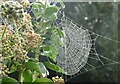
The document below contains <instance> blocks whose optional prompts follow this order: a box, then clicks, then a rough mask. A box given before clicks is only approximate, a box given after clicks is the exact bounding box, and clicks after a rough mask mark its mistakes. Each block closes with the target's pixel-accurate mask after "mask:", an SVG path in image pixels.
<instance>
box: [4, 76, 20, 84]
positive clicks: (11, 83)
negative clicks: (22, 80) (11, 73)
mask: <svg viewBox="0 0 120 84" xmlns="http://www.w3.org/2000/svg"><path fill="white" fill-rule="evenodd" d="M2 84H19V83H18V81H17V80H15V79H13V78H10V77H4V78H2Z"/></svg>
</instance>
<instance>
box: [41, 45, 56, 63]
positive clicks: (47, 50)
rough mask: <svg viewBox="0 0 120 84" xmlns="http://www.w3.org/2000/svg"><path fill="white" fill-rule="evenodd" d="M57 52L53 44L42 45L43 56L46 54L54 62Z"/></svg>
mask: <svg viewBox="0 0 120 84" xmlns="http://www.w3.org/2000/svg"><path fill="white" fill-rule="evenodd" d="M57 54H58V49H57V48H56V47H55V46H54V45H50V46H49V45H46V46H44V47H43V53H42V55H43V56H47V57H49V58H51V59H52V60H53V61H54V62H56V56H57Z"/></svg>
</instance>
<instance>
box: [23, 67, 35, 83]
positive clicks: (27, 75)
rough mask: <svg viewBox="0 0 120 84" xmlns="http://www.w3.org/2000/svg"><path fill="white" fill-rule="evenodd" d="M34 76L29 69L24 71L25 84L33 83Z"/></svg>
mask: <svg viewBox="0 0 120 84" xmlns="http://www.w3.org/2000/svg"><path fill="white" fill-rule="evenodd" d="M32 75H33V74H32V72H31V71H30V70H28V69H25V70H23V72H22V77H23V82H32V80H33V77H32ZM24 84H25V83H24Z"/></svg>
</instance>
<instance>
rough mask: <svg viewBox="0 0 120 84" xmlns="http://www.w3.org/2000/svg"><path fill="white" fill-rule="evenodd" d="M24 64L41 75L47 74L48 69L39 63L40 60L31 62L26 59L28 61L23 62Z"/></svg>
mask: <svg viewBox="0 0 120 84" xmlns="http://www.w3.org/2000/svg"><path fill="white" fill-rule="evenodd" d="M25 66H26V67H27V68H29V69H31V70H34V71H37V72H38V73H40V74H41V75H42V76H43V77H44V76H46V75H48V74H49V72H48V70H47V69H46V67H45V66H44V64H43V63H41V62H39V63H35V62H32V61H28V62H26V63H25Z"/></svg>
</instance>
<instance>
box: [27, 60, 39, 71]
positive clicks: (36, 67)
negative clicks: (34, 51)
mask: <svg viewBox="0 0 120 84" xmlns="http://www.w3.org/2000/svg"><path fill="white" fill-rule="evenodd" d="M25 66H26V67H27V68H29V69H31V70H34V71H37V72H39V73H41V70H40V67H39V65H38V64H37V63H35V62H32V61H28V62H26V63H25Z"/></svg>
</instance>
